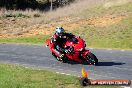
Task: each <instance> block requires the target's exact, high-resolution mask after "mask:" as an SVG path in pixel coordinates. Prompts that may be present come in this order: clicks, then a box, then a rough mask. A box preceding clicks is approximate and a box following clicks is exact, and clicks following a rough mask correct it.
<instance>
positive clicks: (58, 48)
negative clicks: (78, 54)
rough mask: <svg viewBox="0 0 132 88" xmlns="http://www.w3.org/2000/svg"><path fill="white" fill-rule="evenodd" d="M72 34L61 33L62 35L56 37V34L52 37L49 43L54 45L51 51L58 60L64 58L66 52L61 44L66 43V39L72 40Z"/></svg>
mask: <svg viewBox="0 0 132 88" xmlns="http://www.w3.org/2000/svg"><path fill="white" fill-rule="evenodd" d="M73 36H74V35H73V34H71V33H63V35H62V36H61V37H60V36H57V35H56V33H55V34H54V35H53V36H52V38H51V41H52V43H53V44H54V48H53V51H54V53H55V54H56V55H57V57H59V58H63V57H64V53H65V52H66V51H68V50H67V49H65V48H64V46H63V44H64V43H65V42H66V40H67V38H70V39H71V38H73Z"/></svg>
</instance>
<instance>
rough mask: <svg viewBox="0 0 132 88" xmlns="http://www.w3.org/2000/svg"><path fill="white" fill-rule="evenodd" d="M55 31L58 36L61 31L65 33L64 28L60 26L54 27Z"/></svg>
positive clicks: (60, 34)
mask: <svg viewBox="0 0 132 88" xmlns="http://www.w3.org/2000/svg"><path fill="white" fill-rule="evenodd" d="M55 33H56V35H58V36H62V35H63V33H65V30H64V28H62V27H56V31H55Z"/></svg>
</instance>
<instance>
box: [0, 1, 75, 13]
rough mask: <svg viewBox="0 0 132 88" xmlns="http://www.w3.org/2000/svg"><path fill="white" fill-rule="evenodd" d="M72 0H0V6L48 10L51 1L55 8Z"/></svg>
mask: <svg viewBox="0 0 132 88" xmlns="http://www.w3.org/2000/svg"><path fill="white" fill-rule="evenodd" d="M42 1H43V0H42ZM73 1H74V0H44V1H43V2H40V1H38V0H0V8H6V9H16V10H19V9H21V10H25V9H29V8H30V9H34V10H35V9H39V10H45V11H47V10H50V7H51V2H52V6H53V7H52V8H53V9H56V8H58V7H62V6H65V5H68V4H70V3H71V2H73Z"/></svg>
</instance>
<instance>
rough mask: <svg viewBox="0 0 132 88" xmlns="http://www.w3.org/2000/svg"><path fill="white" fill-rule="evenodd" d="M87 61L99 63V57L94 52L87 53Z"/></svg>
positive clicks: (91, 63)
mask: <svg viewBox="0 0 132 88" xmlns="http://www.w3.org/2000/svg"><path fill="white" fill-rule="evenodd" d="M87 58H88V60H87V62H88V63H89V64H90V65H97V64H98V59H97V57H96V56H95V55H94V54H93V53H89V54H88V55H87Z"/></svg>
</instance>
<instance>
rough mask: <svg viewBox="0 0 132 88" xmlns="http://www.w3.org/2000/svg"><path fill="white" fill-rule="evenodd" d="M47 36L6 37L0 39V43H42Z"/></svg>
mask: <svg viewBox="0 0 132 88" xmlns="http://www.w3.org/2000/svg"><path fill="white" fill-rule="evenodd" d="M47 38H49V36H48V35H47V36H45V35H36V36H32V37H22V38H7V39H5V38H4V39H0V43H29V44H44V42H45V40H46V39H47Z"/></svg>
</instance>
